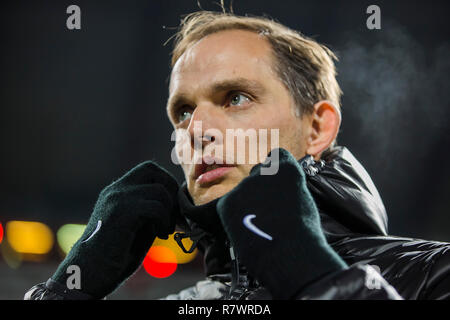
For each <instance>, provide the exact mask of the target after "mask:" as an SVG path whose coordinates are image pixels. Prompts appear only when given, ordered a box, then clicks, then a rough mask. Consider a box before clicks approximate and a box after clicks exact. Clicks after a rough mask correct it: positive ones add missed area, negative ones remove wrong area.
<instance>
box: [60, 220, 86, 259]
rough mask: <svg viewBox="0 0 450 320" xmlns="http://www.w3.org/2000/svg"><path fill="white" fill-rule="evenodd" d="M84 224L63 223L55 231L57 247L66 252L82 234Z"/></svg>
mask: <svg viewBox="0 0 450 320" xmlns="http://www.w3.org/2000/svg"><path fill="white" fill-rule="evenodd" d="M84 229H86V225H85V224H65V225H63V226H62V227H61V228H59V230H58V231H57V232H56V239H57V240H58V244H59V247H60V248H61V250H62V251H63V252H64V254H68V253H69V251H70V249H72V246H73V245H74V244H75V242H77V241H78V239H80V238H81V236H82V235H83V232H84Z"/></svg>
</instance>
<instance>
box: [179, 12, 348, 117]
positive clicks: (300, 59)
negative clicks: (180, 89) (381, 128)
mask: <svg viewBox="0 0 450 320" xmlns="http://www.w3.org/2000/svg"><path fill="white" fill-rule="evenodd" d="M236 29H237V30H247V31H252V32H255V33H258V34H261V35H264V37H265V38H266V39H267V40H268V41H269V43H270V44H271V46H272V50H273V54H274V57H275V63H274V66H273V68H274V70H275V71H276V73H277V74H278V76H279V78H280V79H281V81H282V82H283V83H284V85H285V86H286V87H287V89H288V90H289V92H290V93H291V95H292V97H293V99H294V102H295V104H296V106H297V108H298V113H297V114H299V115H300V116H301V115H303V114H311V113H312V111H313V106H314V104H315V103H317V102H319V101H321V100H328V101H330V102H332V103H333V104H334V105H335V107H336V108H338V109H340V100H341V95H342V91H341V89H340V87H339V84H338V83H337V81H336V68H335V65H334V60H336V61H337V57H336V55H335V54H334V53H333V52H332V51H331V50H330V49H328V48H327V47H326V46H324V45H322V44H319V43H318V42H316V41H314V40H313V39H310V38H308V37H306V36H304V35H302V34H301V33H300V32H297V31H295V30H292V29H290V28H288V27H286V26H284V25H282V24H280V23H278V22H276V21H273V20H271V19H268V18H265V17H249V16H238V15H236V14H234V13H232V12H231V13H227V12H213V11H198V12H194V13H191V14H188V15H186V16H185V17H184V18H183V19H182V20H181V23H180V25H179V29H178V32H177V33H176V34H175V35H174V36H173V38H174V49H173V52H172V61H171V66H172V67H173V66H174V65H175V63H176V62H177V60H178V59H179V58H180V57H181V55H182V54H183V53H184V52H185V51H186V50H188V49H189V48H190V47H191V46H192V45H194V44H195V43H196V42H198V41H199V40H201V39H202V38H204V37H206V36H207V35H210V34H212V33H216V32H220V31H225V30H236Z"/></svg>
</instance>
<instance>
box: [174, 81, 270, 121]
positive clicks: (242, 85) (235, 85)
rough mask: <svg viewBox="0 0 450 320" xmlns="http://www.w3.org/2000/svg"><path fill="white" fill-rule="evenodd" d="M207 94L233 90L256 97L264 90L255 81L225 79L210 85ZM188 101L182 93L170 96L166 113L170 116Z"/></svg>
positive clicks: (186, 96)
mask: <svg viewBox="0 0 450 320" xmlns="http://www.w3.org/2000/svg"><path fill="white" fill-rule="evenodd" d="M207 90H208V91H207V92H208V93H209V94H210V95H211V94H213V93H214V92H218V91H222V92H223V91H233V90H242V91H247V92H249V93H250V94H254V95H256V96H260V95H262V94H263V93H264V92H265V91H266V89H265V88H264V86H263V85H262V84H261V83H260V82H259V81H257V80H249V79H246V78H235V79H227V80H221V81H218V82H215V83H213V84H211V85H210V86H209V87H208V88H207ZM188 101H190V99H189V98H188V95H186V94H184V93H177V94H176V95H174V96H172V97H171V98H170V99H169V101H168V103H167V113H168V114H169V115H170V114H171V111H172V110H173V109H174V107H175V106H177V105H181V104H185V103H188Z"/></svg>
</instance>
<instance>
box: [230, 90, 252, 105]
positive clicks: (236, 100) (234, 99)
mask: <svg viewBox="0 0 450 320" xmlns="http://www.w3.org/2000/svg"><path fill="white" fill-rule="evenodd" d="M250 101H251V100H250V98H248V97H247V96H245V95H243V94H242V93H237V94H233V95H232V96H231V99H230V105H232V106H240V105H242V104H243V103H247V102H250Z"/></svg>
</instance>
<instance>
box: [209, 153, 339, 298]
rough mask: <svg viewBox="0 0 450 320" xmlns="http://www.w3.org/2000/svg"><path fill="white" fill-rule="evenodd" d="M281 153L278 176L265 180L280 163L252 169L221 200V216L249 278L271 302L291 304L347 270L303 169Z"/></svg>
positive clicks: (219, 210)
mask: <svg viewBox="0 0 450 320" xmlns="http://www.w3.org/2000/svg"><path fill="white" fill-rule="evenodd" d="M274 151H276V150H273V151H272V153H273V152H274ZM278 151H279V163H278V165H279V169H278V172H277V174H275V175H261V168H262V167H263V166H264V167H272V168H273V167H274V166H275V165H276V163H273V162H272V163H264V164H258V165H256V166H254V167H253V168H252V170H251V172H250V175H249V176H248V177H247V178H245V179H244V180H242V181H241V182H240V183H239V185H238V186H236V187H235V188H234V189H233V190H231V191H230V192H229V193H227V194H226V195H224V196H223V197H222V198H221V199H220V200H219V202H218V203H217V212H218V214H219V216H220V219H221V221H222V224H223V226H224V229H225V231H226V232H227V235H228V237H229V240H230V242H231V245H232V246H233V247H234V249H235V251H236V252H237V256H238V258H239V261H241V262H242V263H243V265H244V266H245V267H246V268H247V270H248V273H249V274H250V275H252V276H253V277H255V278H256V279H257V280H258V281H259V282H260V283H261V284H262V285H264V286H265V287H266V288H267V289H268V290H269V292H270V293H271V294H272V296H273V298H275V299H290V298H293V297H295V295H296V294H297V293H298V292H299V291H300V290H301V289H303V288H304V287H305V286H306V285H308V284H309V283H311V282H313V281H315V280H317V279H319V278H321V277H322V276H324V275H326V274H329V273H332V272H335V271H338V270H342V269H344V268H346V264H345V262H344V261H343V260H342V259H341V258H340V257H339V256H338V255H337V253H336V252H335V251H334V250H333V249H332V248H331V246H330V245H328V243H327V241H326V239H325V235H324V234H323V232H322V228H321V224H320V218H319V213H318V210H317V208H316V205H315V203H314V200H313V198H312V196H311V194H310V192H309V191H308V189H307V186H306V180H305V174H304V172H303V169H302V167H301V166H300V164H299V163H298V162H297V160H296V159H295V158H294V157H293V156H292V155H291V154H290V153H289V152H288V151H286V150H284V149H278ZM269 156H270V154H269ZM267 159H269V157H268V158H267Z"/></svg>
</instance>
